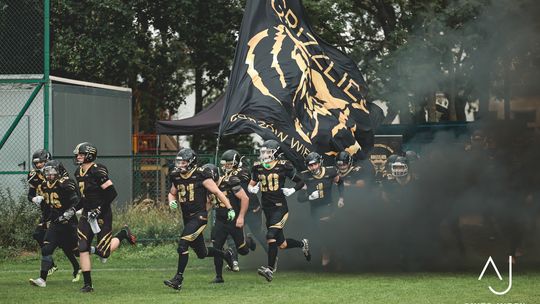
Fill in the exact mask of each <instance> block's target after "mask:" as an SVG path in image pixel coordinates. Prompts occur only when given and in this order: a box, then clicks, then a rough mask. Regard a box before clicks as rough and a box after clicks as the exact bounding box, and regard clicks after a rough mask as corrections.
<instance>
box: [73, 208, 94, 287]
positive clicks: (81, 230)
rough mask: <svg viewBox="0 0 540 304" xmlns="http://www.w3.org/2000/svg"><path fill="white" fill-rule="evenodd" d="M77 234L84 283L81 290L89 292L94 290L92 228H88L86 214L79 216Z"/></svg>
mask: <svg viewBox="0 0 540 304" xmlns="http://www.w3.org/2000/svg"><path fill="white" fill-rule="evenodd" d="M77 236H78V239H79V252H80V253H79V261H80V266H81V270H82V274H83V279H84V285H83V287H82V288H81V291H82V292H91V291H94V288H93V287H92V276H91V269H92V263H91V262H90V244H92V239H93V238H94V233H93V232H92V228H90V224H89V223H88V221H87V218H86V216H83V217H81V219H80V221H79V225H78V226H77Z"/></svg>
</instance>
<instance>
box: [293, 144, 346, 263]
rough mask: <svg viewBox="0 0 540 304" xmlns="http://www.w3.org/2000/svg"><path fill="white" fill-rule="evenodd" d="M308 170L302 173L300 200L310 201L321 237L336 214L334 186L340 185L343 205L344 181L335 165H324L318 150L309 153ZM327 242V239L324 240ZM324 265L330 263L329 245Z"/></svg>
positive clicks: (315, 224)
mask: <svg viewBox="0 0 540 304" xmlns="http://www.w3.org/2000/svg"><path fill="white" fill-rule="evenodd" d="M305 162H306V167H307V168H308V170H306V171H303V172H302V173H301V175H302V180H303V181H304V182H305V183H306V185H305V186H304V188H303V190H302V191H300V193H299V194H298V201H300V202H310V207H311V219H312V221H313V228H314V231H313V232H314V234H315V235H317V236H318V237H320V238H323V239H324V237H323V236H322V235H323V232H328V231H330V230H331V227H329V223H330V221H331V219H332V216H333V214H334V207H335V202H334V200H333V198H332V187H333V185H334V184H337V185H338V191H339V199H338V203H337V206H338V208H341V207H343V205H344V203H343V182H341V181H340V178H339V174H338V172H337V170H336V168H335V167H323V159H322V156H321V155H320V154H319V153H317V152H311V153H309V154H308V155H307V156H306V158H305ZM323 243H324V244H327V243H328V242H327V240H326V241H325V240H323ZM321 249H322V266H327V265H328V263H330V253H329V250H328V246H325V245H323V246H322V248H321Z"/></svg>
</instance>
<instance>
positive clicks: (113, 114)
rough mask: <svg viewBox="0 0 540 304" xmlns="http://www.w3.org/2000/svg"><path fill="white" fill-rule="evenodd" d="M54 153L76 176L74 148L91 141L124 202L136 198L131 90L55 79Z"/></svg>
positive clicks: (53, 89)
mask: <svg viewBox="0 0 540 304" xmlns="http://www.w3.org/2000/svg"><path fill="white" fill-rule="evenodd" d="M51 114H52V130H53V132H52V145H51V147H52V149H51V150H52V153H53V155H54V156H55V157H56V158H57V159H60V160H62V163H63V164H64V165H65V166H66V169H67V170H68V172H69V173H70V175H71V176H72V177H73V173H74V172H75V166H74V164H73V149H74V148H75V146H76V145H77V144H79V143H81V142H85V141H87V142H91V143H92V144H94V145H96V147H97V149H98V159H97V161H96V162H98V163H101V164H103V165H105V166H106V167H107V168H108V169H109V176H110V177H111V180H112V181H113V183H114V185H115V188H116V190H117V191H118V198H117V201H118V202H119V203H121V204H124V203H126V202H131V201H132V193H133V191H132V186H133V183H132V179H133V173H132V172H133V170H132V169H133V168H132V157H131V156H132V131H131V130H132V122H131V93H130V92H121V91H114V90H108V89H99V88H90V87H82V86H74V85H65V84H58V83H53V85H52V113H51Z"/></svg>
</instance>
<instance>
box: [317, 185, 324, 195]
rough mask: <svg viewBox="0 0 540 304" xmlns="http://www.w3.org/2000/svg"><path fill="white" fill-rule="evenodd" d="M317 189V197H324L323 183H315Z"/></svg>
mask: <svg viewBox="0 0 540 304" xmlns="http://www.w3.org/2000/svg"><path fill="white" fill-rule="evenodd" d="M317 191H319V198H323V197H324V185H323V183H318V184H317Z"/></svg>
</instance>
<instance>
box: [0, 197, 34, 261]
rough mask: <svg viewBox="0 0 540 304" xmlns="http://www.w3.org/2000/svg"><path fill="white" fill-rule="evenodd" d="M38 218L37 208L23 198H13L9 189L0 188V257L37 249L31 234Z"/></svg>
mask: <svg viewBox="0 0 540 304" xmlns="http://www.w3.org/2000/svg"><path fill="white" fill-rule="evenodd" d="M39 216H40V211H39V208H37V207H36V206H35V205H34V204H32V203H30V202H28V201H27V200H26V198H25V197H24V196H21V197H19V198H14V197H13V195H12V194H11V191H10V190H9V188H8V189H2V188H0V248H1V249H0V257H2V258H3V257H10V256H15V255H17V254H19V253H20V252H22V251H24V250H36V249H37V247H38V246H37V243H36V241H34V239H33V238H32V232H33V231H34V229H35V227H36V225H37V223H38V219H39Z"/></svg>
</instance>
